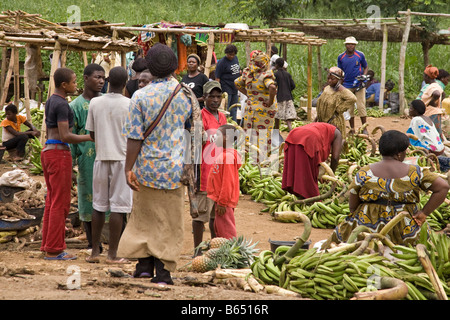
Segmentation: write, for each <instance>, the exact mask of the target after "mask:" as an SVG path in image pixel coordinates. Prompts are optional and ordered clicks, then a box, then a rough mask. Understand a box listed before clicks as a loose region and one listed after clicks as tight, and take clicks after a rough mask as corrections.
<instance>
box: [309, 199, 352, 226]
mask: <svg viewBox="0 0 450 320" xmlns="http://www.w3.org/2000/svg"><path fill="white" fill-rule="evenodd" d="M349 213H350V209H349V206H348V202H347V203H344V204H340V203H339V200H338V199H337V198H335V199H334V200H331V201H330V200H329V201H324V202H314V203H313V204H312V205H310V206H309V207H308V208H307V214H306V215H307V216H308V218H309V219H310V220H311V225H312V226H313V227H314V228H321V229H331V228H334V227H335V226H336V225H338V224H339V223H340V222H341V221H342V220H343V219H345V217H347V216H348V214H349Z"/></svg>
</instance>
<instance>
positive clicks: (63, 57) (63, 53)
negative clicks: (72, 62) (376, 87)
mask: <svg viewBox="0 0 450 320" xmlns="http://www.w3.org/2000/svg"><path fill="white" fill-rule="evenodd" d="M66 61H67V50H62V51H61V68H65V67H66Z"/></svg>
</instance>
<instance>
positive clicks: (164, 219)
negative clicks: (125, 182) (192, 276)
mask: <svg viewBox="0 0 450 320" xmlns="http://www.w3.org/2000/svg"><path fill="white" fill-rule="evenodd" d="M183 215H184V188H178V189H174V190H161V189H154V188H149V187H145V186H143V185H140V191H139V192H136V191H135V192H133V210H132V211H131V215H130V219H129V221H128V223H127V226H126V227H125V230H124V232H123V234H122V237H121V239H120V242H119V247H118V251H117V255H118V256H119V257H124V258H146V257H149V256H153V257H155V258H158V259H159V260H161V261H162V262H163V263H164V269H166V270H168V271H170V272H174V271H175V270H176V261H177V260H178V258H179V257H180V255H181V251H182V249H183V239H184V238H183V236H184V219H183Z"/></svg>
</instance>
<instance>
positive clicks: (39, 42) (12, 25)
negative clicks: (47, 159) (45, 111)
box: [0, 10, 138, 139]
mask: <svg viewBox="0 0 450 320" xmlns="http://www.w3.org/2000/svg"><path fill="white" fill-rule="evenodd" d="M103 24H106V23H103ZM87 29H89V30H91V33H87V32H84V31H83V30H82V28H72V27H69V26H64V25H61V24H58V23H53V22H50V21H48V20H44V19H42V18H41V15H40V14H29V13H26V12H24V11H21V10H17V11H3V12H2V13H1V14H0V47H1V48H2V64H1V77H0V79H1V83H0V87H1V88H2V92H1V96H0V106H4V104H5V102H6V97H7V95H8V89H9V86H10V82H11V79H13V83H14V103H15V104H16V105H18V102H19V98H20V96H21V92H20V79H21V78H22V79H23V82H24V86H23V91H24V92H23V95H24V101H25V103H24V104H25V108H26V114H27V118H28V119H31V113H30V92H34V91H35V90H36V83H37V81H38V80H39V79H41V78H43V77H44V78H45V77H46V75H45V73H44V72H43V71H42V58H41V52H42V51H50V52H52V64H51V70H50V75H49V76H48V80H49V85H48V92H47V96H50V95H51V94H52V93H53V90H54V88H53V81H52V80H53V74H54V72H55V70H56V69H57V68H58V67H60V66H65V62H66V54H67V52H69V51H74V52H87V51H100V52H113V53H119V54H120V56H121V65H122V66H124V67H125V66H126V65H125V63H126V61H125V54H126V53H127V52H130V51H135V50H137V48H138V45H137V43H136V42H135V40H134V39H130V38H127V37H126V36H125V34H123V33H118V32H112V34H111V35H110V34H106V35H104V34H102V35H94V34H92V30H94V29H97V30H99V29H102V30H104V27H102V26H98V25H97V26H92V25H91V26H90V27H88V28H87ZM20 50H26V59H25V63H24V71H23V75H21V74H20V61H19V52H20ZM9 52H10V54H9ZM42 132H43V133H45V122H43V126H42ZM41 139H45V134H42V135H41Z"/></svg>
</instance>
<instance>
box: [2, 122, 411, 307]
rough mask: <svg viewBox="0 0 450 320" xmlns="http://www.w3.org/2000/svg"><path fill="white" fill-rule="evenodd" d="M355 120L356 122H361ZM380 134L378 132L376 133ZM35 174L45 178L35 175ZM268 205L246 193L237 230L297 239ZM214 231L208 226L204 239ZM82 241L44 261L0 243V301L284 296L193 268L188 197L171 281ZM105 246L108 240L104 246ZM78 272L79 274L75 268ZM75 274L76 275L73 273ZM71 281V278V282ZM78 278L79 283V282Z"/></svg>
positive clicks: (262, 241)
mask: <svg viewBox="0 0 450 320" xmlns="http://www.w3.org/2000/svg"><path fill="white" fill-rule="evenodd" d="M409 121H410V120H409V119H403V118H401V117H397V116H396V117H382V118H369V119H368V122H369V127H368V129H369V131H371V130H372V129H373V128H375V126H377V125H383V126H384V127H385V128H386V129H397V130H401V131H403V132H405V131H406V128H407V126H408V124H409ZM359 124H360V123H359V119H357V125H359ZM377 135H379V134H377ZM0 169H1V170H0V173H4V172H6V171H8V170H11V169H13V168H12V167H11V163H8V162H6V163H3V164H1V165H0ZM32 177H33V178H34V179H43V177H39V176H32ZM263 208H264V206H263V205H262V204H259V203H255V202H253V201H251V200H250V198H249V196H246V195H243V196H241V199H240V201H239V204H238V207H237V209H236V211H235V215H236V226H237V230H238V235H243V236H244V237H245V238H247V239H251V240H252V241H253V242H257V243H258V244H257V248H258V249H260V250H265V249H270V243H269V239H272V240H283V241H290V240H293V239H294V237H295V236H299V235H301V234H302V232H303V226H302V224H292V223H280V222H275V221H273V220H271V217H270V216H269V214H268V213H260V210H261V209H263ZM331 232H332V230H331V229H326V230H324V229H313V230H312V233H311V236H310V240H311V242H312V245H313V244H314V243H316V242H317V241H320V240H323V239H326V238H327V237H328V236H329V235H330V233H331ZM209 236H210V233H209V230H208V228H207V226H206V230H205V233H204V239H208V238H209ZM82 246H83V244H81V247H80V244H79V243H75V244H73V243H69V244H68V250H67V251H68V252H70V253H74V254H76V255H77V256H78V259H77V260H73V261H46V260H44V259H43V257H42V253H41V252H40V251H39V246H38V245H26V246H25V247H24V248H23V249H21V250H15V249H14V246H13V248H12V249H11V248H10V249H9V250H6V249H5V248H6V247H5V245H4V244H0V283H1V284H0V300H8V299H9V300H156V301H160V300H188V301H196V300H286V299H287V298H286V297H282V296H278V295H269V294H264V293H263V294H256V293H252V292H245V291H244V290H242V289H236V288H231V287H227V286H224V285H216V284H213V283H211V282H209V281H208V279H207V277H205V276H203V275H202V274H199V273H193V272H189V271H188V268H187V265H188V263H189V262H190V261H191V256H192V254H193V239H192V229H191V218H190V215H189V211H188V206H187V202H186V214H185V234H184V249H183V253H182V255H181V257H180V260H179V263H178V270H177V271H176V272H174V273H173V274H172V276H173V277H174V282H175V284H174V285H173V286H166V287H158V286H155V285H152V284H151V283H150V281H149V280H148V279H134V278H132V277H130V276H129V275H130V274H131V273H132V272H133V271H134V265H135V263H136V262H135V261H133V262H132V263H131V264H129V265H124V266H117V265H108V264H106V263H105V262H104V259H105V258H106V256H103V259H102V262H101V263H99V264H90V263H87V262H86V261H85V257H86V256H87V252H86V250H84V249H83V248H82ZM106 247H107V245H106ZM75 271H77V272H79V277H78V276H77V277H75V276H74V272H75ZM75 275H77V274H75ZM74 277H75V278H76V279H79V280H80V288H79V289H74V290H69V289H68V287H67V284H68V283H70V281H69V280H70V279H75V278H74ZM68 281H69V282H68ZM75 283H77V282H75Z"/></svg>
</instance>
